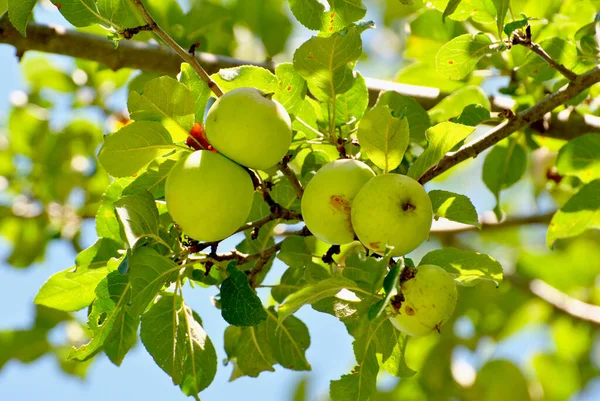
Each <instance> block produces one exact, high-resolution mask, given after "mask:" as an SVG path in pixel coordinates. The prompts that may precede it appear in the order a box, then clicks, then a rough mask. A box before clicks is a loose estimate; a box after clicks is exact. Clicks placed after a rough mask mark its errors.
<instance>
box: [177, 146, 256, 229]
mask: <svg viewBox="0 0 600 401" xmlns="http://www.w3.org/2000/svg"><path fill="white" fill-rule="evenodd" d="M253 198H254V185H253V184H252V178H250V175H249V174H248V172H247V171H246V170H244V168H242V167H241V166H239V165H237V164H235V163H234V162H232V161H231V160H229V159H227V158H226V157H225V156H222V155H220V154H218V153H213V152H211V151H208V150H198V151H196V152H193V153H190V154H189V155H187V156H184V157H182V158H181V159H180V160H179V161H178V162H177V163H175V165H174V166H173V169H172V170H171V172H170V173H169V175H168V176H167V181H166V183H165V199H166V201H167V209H168V210H169V213H170V214H171V217H173V220H175V222H176V223H177V224H179V226H181V228H182V229H183V231H184V232H185V233H186V234H187V235H189V236H190V237H192V238H194V239H195V240H198V241H218V240H222V239H224V238H227V237H229V236H230V235H231V234H233V233H234V232H235V231H236V230H237V229H238V228H239V227H240V226H241V225H242V224H244V223H245V222H246V219H247V218H248V215H249V214H250V209H251V208H252V201H253Z"/></svg>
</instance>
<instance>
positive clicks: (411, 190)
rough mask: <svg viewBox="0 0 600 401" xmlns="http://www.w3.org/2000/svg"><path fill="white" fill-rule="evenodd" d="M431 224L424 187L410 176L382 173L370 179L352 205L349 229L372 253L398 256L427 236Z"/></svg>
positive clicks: (414, 246) (428, 200)
mask: <svg viewBox="0 0 600 401" xmlns="http://www.w3.org/2000/svg"><path fill="white" fill-rule="evenodd" d="M432 221H433V209H432V206H431V200H430V199H429V196H428V195H427V192H425V188H423V186H422V185H421V184H419V183H418V182H417V181H415V180H413V179H412V178H410V177H407V176H405V175H400V174H383V175H379V176H377V177H375V178H372V179H371V180H369V182H367V183H366V184H365V185H364V186H363V187H362V188H361V190H360V191H359V192H358V194H356V197H355V198H354V201H353V202H352V226H353V227H354V232H355V233H356V235H357V237H358V239H359V240H360V242H362V243H363V245H364V246H366V247H367V248H369V249H370V250H372V251H373V252H376V253H379V254H382V255H383V254H384V253H385V250H386V246H388V247H390V248H391V247H393V249H392V251H391V253H390V255H391V256H400V255H405V254H407V253H409V252H410V251H412V250H414V249H415V248H416V247H418V246H419V245H420V244H421V243H422V242H423V241H425V240H426V239H427V237H428V236H429V231H430V229H431V223H432Z"/></svg>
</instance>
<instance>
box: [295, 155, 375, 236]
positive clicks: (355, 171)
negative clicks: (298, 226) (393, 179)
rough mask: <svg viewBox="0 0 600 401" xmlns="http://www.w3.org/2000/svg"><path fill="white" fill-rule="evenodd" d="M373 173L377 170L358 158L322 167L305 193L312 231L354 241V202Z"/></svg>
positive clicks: (306, 216) (304, 212)
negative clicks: (351, 213)
mask: <svg viewBox="0 0 600 401" xmlns="http://www.w3.org/2000/svg"><path fill="white" fill-rule="evenodd" d="M373 177H375V173H374V172H373V170H371V168H370V167H369V166H367V165H366V164H365V163H363V162H361V161H358V160H351V159H342V160H336V161H333V162H331V163H328V164H326V165H324V166H323V167H321V169H320V170H319V171H317V174H315V176H314V177H313V178H312V179H311V180H310V181H309V183H308V185H307V186H306V188H305V190H304V195H303V196H302V205H301V206H302V217H303V218H304V223H305V224H306V226H307V227H308V229H309V230H310V232H311V233H313V234H314V235H315V237H317V238H319V239H320V240H321V241H324V242H327V243H329V244H334V245H342V244H347V243H350V242H352V241H354V230H353V229H352V223H351V218H350V206H351V205H352V200H353V199H354V197H355V196H356V194H357V193H358V191H359V190H360V189H361V188H362V186H363V185H365V183H366V182H367V181H369V180H370V179H371V178H373Z"/></svg>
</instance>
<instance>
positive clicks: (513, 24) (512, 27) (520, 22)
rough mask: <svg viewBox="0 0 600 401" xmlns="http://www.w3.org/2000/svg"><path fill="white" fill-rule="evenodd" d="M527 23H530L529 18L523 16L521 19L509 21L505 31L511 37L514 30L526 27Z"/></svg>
mask: <svg viewBox="0 0 600 401" xmlns="http://www.w3.org/2000/svg"><path fill="white" fill-rule="evenodd" d="M527 25H529V18H523V19H521V20H517V21H513V22H509V23H508V24H506V25H505V26H504V33H505V34H506V36H508V37H510V35H512V33H513V32H514V31H516V30H517V29H521V28H524V27H526V26H527Z"/></svg>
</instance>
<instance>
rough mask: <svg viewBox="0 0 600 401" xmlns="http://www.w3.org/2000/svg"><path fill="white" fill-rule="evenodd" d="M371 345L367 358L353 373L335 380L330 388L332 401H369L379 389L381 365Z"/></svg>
mask: <svg viewBox="0 0 600 401" xmlns="http://www.w3.org/2000/svg"><path fill="white" fill-rule="evenodd" d="M374 348H375V346H374V345H371V347H370V348H369V350H368V351H367V352H366V356H365V358H364V359H363V360H362V361H361V362H359V363H358V365H357V366H356V367H354V369H353V372H354V373H351V374H348V375H343V376H342V377H341V378H340V379H339V380H333V381H332V382H331V386H330V387H329V396H330V397H331V400H332V401H348V400H353V401H354V400H355V401H369V400H370V399H371V397H372V396H373V393H374V392H375V390H376V388H377V373H378V372H379V363H378V362H377V357H376V354H375V350H374Z"/></svg>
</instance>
